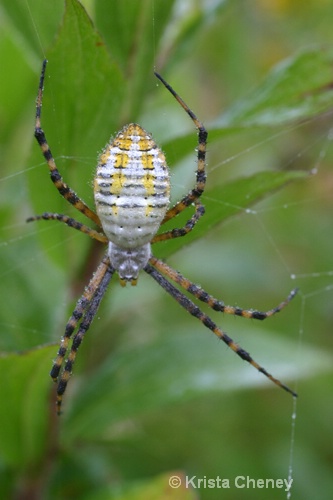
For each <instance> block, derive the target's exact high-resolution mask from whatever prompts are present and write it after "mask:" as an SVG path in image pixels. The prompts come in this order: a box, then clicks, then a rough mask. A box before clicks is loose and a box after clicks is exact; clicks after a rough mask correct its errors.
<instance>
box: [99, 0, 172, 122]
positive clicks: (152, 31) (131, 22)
mask: <svg viewBox="0 0 333 500" xmlns="http://www.w3.org/2000/svg"><path fill="white" fill-rule="evenodd" d="M174 3H175V2H174V0H168V1H167V2H155V3H154V4H152V3H151V0H141V1H140V2H113V6H112V28H111V29H110V2H109V1H108V0H100V1H98V2H96V22H97V23H98V25H99V26H100V29H101V32H102V34H103V37H104V40H105V41H106V43H107V45H108V47H109V50H110V53H111V54H112V56H113V57H114V58H115V60H116V61H117V63H118V64H119V67H120V68H121V69H122V71H123V74H124V75H125V83H126V94H127V96H126V102H125V103H124V104H125V106H124V109H123V113H122V118H123V121H124V123H126V122H128V121H130V122H133V121H136V120H137V119H138V117H139V113H140V111H141V109H142V106H143V103H144V98H145V96H146V95H147V94H148V92H150V91H151V90H152V88H153V85H154V83H155V82H154V79H153V78H152V77H153V68H154V66H155V64H156V47H158V46H159V44H160V42H161V38H162V36H163V35H164V31H165V29H166V27H167V26H168V23H169V22H170V17H171V15H172V12H173V6H174Z"/></svg>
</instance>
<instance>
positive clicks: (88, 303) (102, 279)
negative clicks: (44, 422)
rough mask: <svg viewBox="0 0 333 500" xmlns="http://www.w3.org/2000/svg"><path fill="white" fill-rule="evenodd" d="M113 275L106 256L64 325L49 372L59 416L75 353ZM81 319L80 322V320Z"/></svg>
mask: <svg viewBox="0 0 333 500" xmlns="http://www.w3.org/2000/svg"><path fill="white" fill-rule="evenodd" d="M113 273H114V269H113V267H111V265H110V261H109V258H108V256H107V255H106V256H105V257H104V258H103V260H102V262H101V263H100V265H99V267H98V268H97V271H96V272H95V274H94V275H93V277H92V279H91V280H90V282H89V284H88V286H87V287H86V289H85V291H84V293H83V295H82V297H81V298H80V299H79V301H78V302H77V304H76V307H75V309H74V311H73V313H72V315H71V317H70V319H69V321H68V323H67V325H66V329H65V334H64V336H63V337H62V340H61V345H60V348H59V351H58V355H57V358H56V360H55V362H54V364H53V367H52V370H51V372H50V375H51V377H52V378H53V380H54V381H55V382H56V383H58V389H57V394H58V397H57V412H58V414H60V409H61V403H62V396H63V394H64V392H65V390H66V387H67V383H68V380H69V378H70V376H71V373H72V368H73V364H74V361H75V357H76V352H77V350H78V348H79V346H80V344H81V342H82V339H83V336H84V334H85V333H86V332H87V330H88V329H89V327H90V325H91V323H92V321H93V319H94V316H95V314H96V312H97V309H98V307H99V304H100V302H101V300H102V298H103V296H104V293H105V291H106V289H107V286H108V284H109V282H110V280H111V278H112V275H113ZM81 319H82V320H81ZM80 321H81V323H80V326H79V329H78V331H77V333H76V335H75V336H74V338H73V342H72V346H71V350H70V353H69V356H68V359H67V361H66V363H65V366H64V369H63V371H62V373H61V374H60V371H61V368H62V365H63V363H64V359H65V355H66V352H67V350H68V345H69V341H70V338H71V336H72V334H73V332H74V331H75V329H76V328H77V326H78V324H79V322H80Z"/></svg>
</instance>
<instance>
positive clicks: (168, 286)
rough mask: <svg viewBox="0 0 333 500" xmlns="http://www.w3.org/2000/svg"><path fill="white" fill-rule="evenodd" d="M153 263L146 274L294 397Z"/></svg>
mask: <svg viewBox="0 0 333 500" xmlns="http://www.w3.org/2000/svg"><path fill="white" fill-rule="evenodd" d="M154 265H155V260H154V258H151V259H150V260H149V263H148V264H147V265H146V267H145V268H144V271H146V273H147V274H150V276H151V277H152V278H154V280H155V281H156V282H157V283H158V284H159V285H160V286H161V287H162V288H163V289H164V290H165V291H166V292H168V293H169V294H170V295H171V297H173V298H174V299H175V300H176V301H177V302H178V303H179V304H180V305H181V306H182V307H183V308H184V309H185V310H186V311H187V312H188V313H190V314H191V315H192V316H194V317H195V318H197V319H199V320H200V321H201V322H202V323H203V325H205V326H206V327H207V328H209V330H211V331H212V332H213V333H214V334H215V335H216V336H217V337H218V338H219V339H220V340H222V341H223V342H224V343H225V344H227V346H228V347H230V349H232V350H233V351H234V352H235V353H236V354H237V355H238V356H239V357H240V358H242V359H243V360H244V361H247V362H248V363H250V364H251V365H252V366H253V367H254V368H256V369H257V370H258V371H259V372H260V373H263V374H264V375H265V376H266V377H267V378H268V379H269V380H271V381H272V382H273V383H274V384H275V385H277V386H279V387H281V388H282V389H284V390H285V391H287V392H289V393H290V394H292V395H293V396H294V397H296V396H297V394H296V393H295V392H294V391H293V390H291V389H290V388H289V387H288V386H287V385H285V384H284V383H282V382H281V381H280V380H278V379H276V378H275V377H273V375H271V374H270V373H268V372H267V370H265V368H263V367H262V366H261V365H259V364H258V363H257V362H256V361H255V360H254V359H253V358H252V357H251V356H250V354H249V353H248V352H247V351H245V350H244V349H242V348H241V347H240V346H239V345H238V344H236V343H235V342H234V341H233V340H232V339H231V338H230V337H229V336H228V335H227V334H226V333H225V332H223V331H222V330H221V329H220V328H219V327H218V326H217V325H216V324H215V323H214V322H213V321H212V320H211V319H210V318H209V316H207V315H206V314H205V313H203V312H202V311H201V310H200V309H199V307H198V306H196V305H195V304H194V303H193V302H192V301H191V300H190V299H189V298H187V297H186V296H185V295H184V294H183V293H182V292H181V291H180V290H178V288H176V287H175V286H174V285H173V284H172V283H170V282H169V281H168V280H167V279H166V278H164V276H162V275H161V274H160V272H159V271H158V270H157V269H156V268H155V267H153V266H154Z"/></svg>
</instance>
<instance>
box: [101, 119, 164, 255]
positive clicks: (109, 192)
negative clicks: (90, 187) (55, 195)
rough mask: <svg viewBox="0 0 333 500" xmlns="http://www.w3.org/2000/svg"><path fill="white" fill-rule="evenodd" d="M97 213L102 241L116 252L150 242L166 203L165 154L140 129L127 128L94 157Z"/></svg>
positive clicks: (131, 126) (132, 126)
mask: <svg viewBox="0 0 333 500" xmlns="http://www.w3.org/2000/svg"><path fill="white" fill-rule="evenodd" d="M94 196H95V204H96V211H97V214H98V216H99V218H100V220H101V224H102V227H103V230H104V233H105V234H106V236H107V238H108V239H109V240H110V241H111V242H112V243H114V244H116V245H117V246H119V247H121V248H138V247H140V246H142V245H145V244H146V243H148V242H150V241H151V239H152V238H153V236H154V235H155V234H156V232H157V230H158V228H159V227H160V225H161V222H162V220H163V219H164V216H165V213H166V211H167V209H168V206H169V202H170V176H169V171H168V167H167V164H166V160H165V156H164V154H163V152H162V151H161V149H159V148H158V147H157V146H156V144H155V142H154V140H153V139H152V137H151V135H150V134H148V132H146V131H145V130H144V129H143V128H142V127H140V125H137V124H135V123H131V124H129V125H126V126H125V127H124V128H123V129H122V130H121V131H120V132H119V133H118V134H117V135H116V137H115V138H114V139H113V140H112V141H110V143H108V144H107V146H106V148H105V149H104V151H103V152H102V154H101V155H100V157H99V160H98V165H97V172H96V177H95V184H94Z"/></svg>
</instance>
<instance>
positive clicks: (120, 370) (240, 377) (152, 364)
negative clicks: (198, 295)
mask: <svg viewBox="0 0 333 500" xmlns="http://www.w3.org/2000/svg"><path fill="white" fill-rule="evenodd" d="M244 328H246V327H244ZM175 330H176V331H175ZM177 330H179V331H177ZM209 333H210V332H207V330H206V329H205V328H204V327H203V326H202V325H197V326H193V324H192V327H189V326H188V327H185V328H184V325H182V327H181V328H180V327H178V328H177V325H174V327H173V329H172V331H170V329H169V328H168V329H164V332H163V331H161V332H160V336H159V338H157V339H155V340H154V341H152V342H149V343H146V344H144V345H141V346H140V348H139V349H138V346H136V345H135V346H133V347H128V348H127V349H124V350H119V351H118V352H117V353H114V354H113V355H112V356H110V357H109V358H108V359H107V360H106V362H105V363H104V364H103V365H102V366H101V367H100V369H99V371H98V373H96V374H95V375H94V376H93V377H90V378H89V384H86V383H85V382H84V383H83V384H82V385H81V387H80V391H79V393H78V394H77V396H76V401H75V411H74V412H71V413H70V414H69V415H67V418H66V415H64V417H65V418H66V436H67V438H68V437H69V436H70V438H75V437H78V436H80V435H81V436H82V435H84V436H85V438H86V439H95V438H97V437H99V438H100V437H101V436H103V435H104V433H107V432H109V431H110V430H111V429H112V426H113V425H115V424H117V423H118V422H121V421H124V420H126V419H132V418H137V417H140V416H143V415H146V414H150V413H152V412H156V411H163V408H164V407H165V406H168V405H172V404H175V403H177V402H178V403H180V402H182V403H184V402H185V401H188V400H191V399H194V398H197V397H199V396H204V395H207V394H209V393H220V392H221V391H229V390H233V391H234V390H236V389H244V387H256V386H266V387H267V386H270V384H272V383H271V382H270V381H269V380H268V379H267V378H266V377H264V376H263V375H262V374H260V373H258V372H257V371H256V370H255V369H254V368H253V367H251V366H250V365H248V364H247V363H245V362H243V361H241V360H240V359H239V358H238V357H237V356H235V355H234V354H233V353H232V351H231V350H227V352H226V350H225V349H224V348H223V345H222V343H216V338H215V337H214V335H212V334H211V335H209ZM242 344H243V342H242ZM247 344H248V345H251V346H252V350H251V352H252V354H253V351H254V349H255V356H254V357H255V359H256V360H257V361H258V362H261V363H264V360H265V359H266V363H265V365H266V366H265V365H264V366H265V368H266V369H269V371H270V372H271V373H273V375H274V376H277V377H278V378H280V379H281V380H283V381H284V382H287V381H288V380H290V379H292V378H297V379H298V380H299V379H300V377H304V376H310V375H313V374H314V373H320V372H321V371H325V370H330V369H331V362H332V359H331V356H328V355H325V354H324V353H323V352H320V351H318V352H314V351H313V349H312V347H309V348H308V349H307V348H306V347H304V346H303V347H302V357H298V358H296V360H295V352H296V351H297V348H296V345H295V344H294V343H293V342H291V341H287V340H286V338H285V337H284V338H283V339H281V338H279V337H278V336H277V335H275V336H274V335H272V332H269V331H265V330H263V329H260V330H259V329H258V331H257V332H253V331H252V329H251V336H250V337H249V339H248V340H247ZM254 346H255V347H254ZM243 347H244V348H246V343H245V345H243ZM272 352H273V353H274V356H272ZM267 360H269V365H267ZM277 390H281V389H277ZM280 396H281V397H286V398H289V397H290V395H289V394H287V393H284V392H283V391H282V390H281V394H280ZM67 433H68V434H67Z"/></svg>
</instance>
